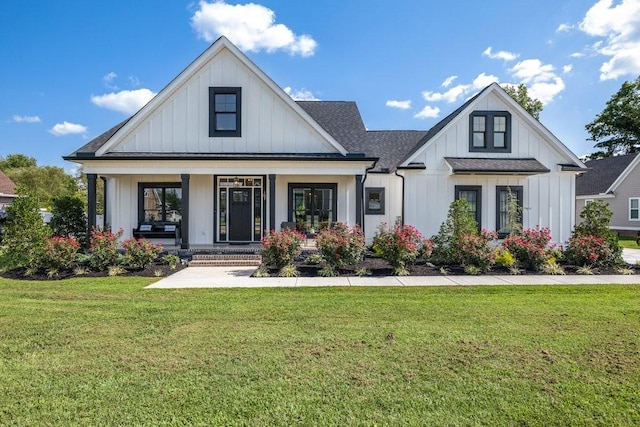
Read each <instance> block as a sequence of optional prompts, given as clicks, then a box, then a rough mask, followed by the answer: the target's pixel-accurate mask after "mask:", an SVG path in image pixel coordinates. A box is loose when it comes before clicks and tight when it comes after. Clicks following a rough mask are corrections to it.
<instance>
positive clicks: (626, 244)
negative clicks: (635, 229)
mask: <svg viewBox="0 0 640 427" xmlns="http://www.w3.org/2000/svg"><path fill="white" fill-rule="evenodd" d="M618 244H619V245H620V246H621V247H623V248H628V249H640V246H638V243H636V238H635V237H627V236H625V237H618Z"/></svg>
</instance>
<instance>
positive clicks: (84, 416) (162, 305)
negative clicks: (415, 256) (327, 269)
mask: <svg viewBox="0 0 640 427" xmlns="http://www.w3.org/2000/svg"><path fill="white" fill-rule="evenodd" d="M153 281H154V279H147V278H119V277H115V278H101V279H73V280H68V281H58V282H18V281H12V280H7V279H0V337H2V338H0V425H7V424H14V425H43V424H46V425H192V424H196V425H197V424H201V425H202V424H206V425H252V426H255V425H292V424H297V425H300V424H302V425H473V424H482V425H606V426H609V425H639V424H640V413H639V410H640V338H639V331H640V286H571V287H560V286H558V287H546V286H538V287H515V286H514V287H506V286H500V287H464V288H455V287H447V288H307V289H298V288H287V289H219V290H216V289H197V290H144V289H142V288H143V286H145V285H147V284H149V283H151V282H153Z"/></svg>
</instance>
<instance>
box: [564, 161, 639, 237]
mask: <svg viewBox="0 0 640 427" xmlns="http://www.w3.org/2000/svg"><path fill="white" fill-rule="evenodd" d="M638 163H640V154H627V155H624V156H613V157H605V158H604V159H599V160H592V161H589V162H586V163H585V165H586V166H587V167H588V168H589V170H588V171H587V172H585V173H584V174H582V175H581V176H579V177H578V178H577V179H576V215H578V220H580V218H579V215H580V212H582V209H583V208H584V206H585V205H586V204H587V203H589V202H592V201H594V200H601V201H603V202H605V203H607V204H608V205H609V209H611V212H612V213H613V216H612V217H611V229H612V230H615V231H617V232H618V233H619V234H621V235H634V236H635V235H636V233H637V232H638V231H640V166H638Z"/></svg>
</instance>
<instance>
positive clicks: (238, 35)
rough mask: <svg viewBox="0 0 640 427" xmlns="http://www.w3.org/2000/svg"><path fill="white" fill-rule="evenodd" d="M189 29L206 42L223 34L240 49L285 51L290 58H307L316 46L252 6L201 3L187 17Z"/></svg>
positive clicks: (269, 12) (272, 15) (271, 14)
mask: <svg viewBox="0 0 640 427" xmlns="http://www.w3.org/2000/svg"><path fill="white" fill-rule="evenodd" d="M191 26H192V27H193V29H194V30H195V31H196V33H197V34H198V37H200V38H203V39H204V40H206V41H208V42H212V41H214V40H215V39H216V38H217V37H218V36H220V35H224V36H226V37H227V38H229V40H231V41H232V42H233V43H234V44H236V45H237V46H238V47H239V48H240V49H241V50H248V51H252V52H258V51H261V50H265V51H267V52H274V51H276V50H280V49H282V50H285V51H288V52H289V53H290V54H291V55H301V56H311V55H313V54H314V51H315V49H316V47H317V43H316V41H315V40H313V38H311V36H308V35H306V34H303V35H301V36H298V35H295V34H294V33H293V31H291V30H290V29H289V28H288V27H287V26H286V25H284V24H276V22H275V13H274V12H273V10H271V9H269V8H267V7H264V6H262V5H259V4H255V3H247V4H235V5H232V4H227V3H225V2H224V1H221V0H217V1H215V2H213V3H208V2H207V1H204V0H201V1H200V3H199V8H198V10H197V11H196V12H195V13H194V14H193V16H192V17H191Z"/></svg>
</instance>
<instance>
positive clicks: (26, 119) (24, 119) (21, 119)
mask: <svg viewBox="0 0 640 427" xmlns="http://www.w3.org/2000/svg"><path fill="white" fill-rule="evenodd" d="M11 119H12V120H13V121H14V122H16V123H40V122H41V121H42V120H40V117H38V116H20V115H18V114H14V115H13V117H11Z"/></svg>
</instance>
